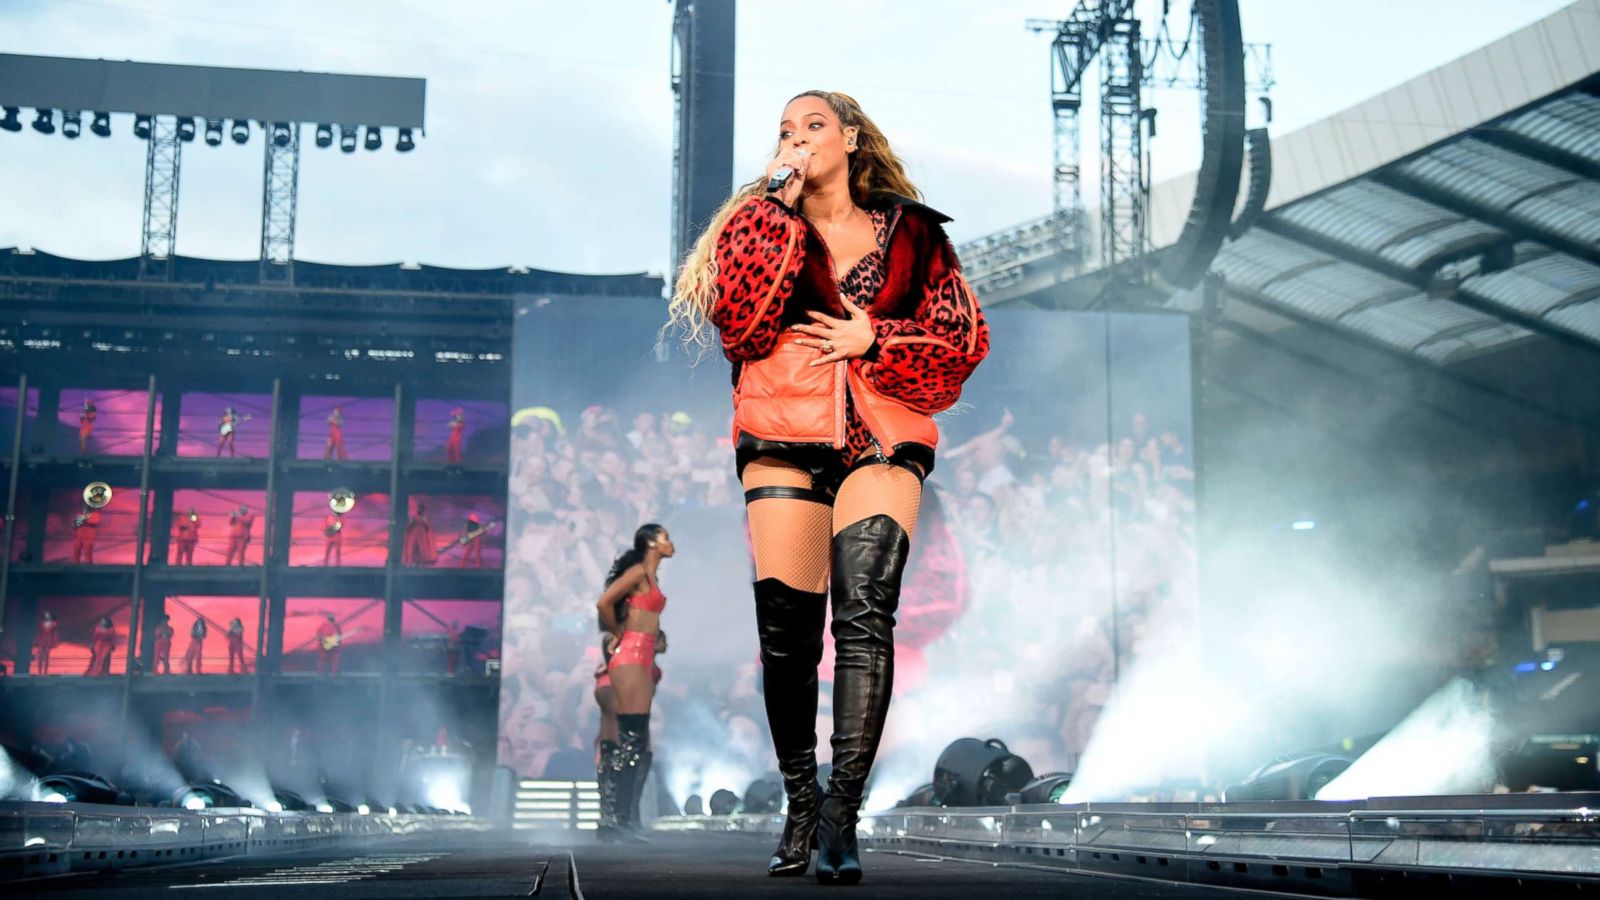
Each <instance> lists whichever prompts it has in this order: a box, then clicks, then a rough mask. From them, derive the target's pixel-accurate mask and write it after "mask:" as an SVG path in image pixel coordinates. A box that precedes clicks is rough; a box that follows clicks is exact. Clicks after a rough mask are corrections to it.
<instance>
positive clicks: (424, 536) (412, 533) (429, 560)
mask: <svg viewBox="0 0 1600 900" xmlns="http://www.w3.org/2000/svg"><path fill="white" fill-rule="evenodd" d="M438 559H439V551H438V548H436V547H435V546H434V545H433V525H432V524H431V523H430V522H429V521H428V505H427V503H425V502H424V501H423V500H422V499H421V498H420V497H419V498H418V499H417V511H416V512H415V513H414V514H412V516H411V519H410V521H408V522H406V534H405V540H404V541H403V542H402V543H401V545H400V564H401V565H403V566H431V565H433V564H434V563H435V562H437V561H438Z"/></svg>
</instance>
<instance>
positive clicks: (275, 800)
mask: <svg viewBox="0 0 1600 900" xmlns="http://www.w3.org/2000/svg"><path fill="white" fill-rule="evenodd" d="M273 807H277V808H276V809H273ZM310 808H311V804H309V803H307V802H306V798H304V797H302V796H300V795H299V794H296V793H295V792H294V791H284V790H277V791H273V792H272V802H271V803H269V804H267V809H269V810H271V811H272V812H305V811H306V810H308V809H310Z"/></svg>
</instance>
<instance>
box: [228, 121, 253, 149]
mask: <svg viewBox="0 0 1600 900" xmlns="http://www.w3.org/2000/svg"><path fill="white" fill-rule="evenodd" d="M229 134H230V135H232V136H233V142H234V143H235V144H247V143H249V142H250V120H249V119H234V120H233V128H232V129H231V130H230V131H229Z"/></svg>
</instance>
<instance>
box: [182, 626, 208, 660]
mask: <svg viewBox="0 0 1600 900" xmlns="http://www.w3.org/2000/svg"><path fill="white" fill-rule="evenodd" d="M207 630H208V629H207V628H206V620H205V619H202V618H200V617H198V616H196V617H195V620H194V624H193V625H190V626H189V652H187V653H185V654H184V655H183V674H185V675H203V674H205V673H204V671H203V669H204V666H205V647H206V632H207Z"/></svg>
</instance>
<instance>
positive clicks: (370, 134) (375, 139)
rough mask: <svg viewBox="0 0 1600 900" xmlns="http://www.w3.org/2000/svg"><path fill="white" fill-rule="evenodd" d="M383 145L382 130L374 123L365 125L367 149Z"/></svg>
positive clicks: (374, 148)
mask: <svg viewBox="0 0 1600 900" xmlns="http://www.w3.org/2000/svg"><path fill="white" fill-rule="evenodd" d="M382 146H383V130H382V129H380V128H379V127H378V126H376V125H368V126H367V149H368V150H376V149H378V148H379V147H382Z"/></svg>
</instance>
